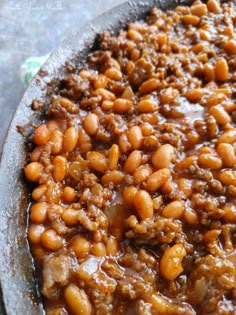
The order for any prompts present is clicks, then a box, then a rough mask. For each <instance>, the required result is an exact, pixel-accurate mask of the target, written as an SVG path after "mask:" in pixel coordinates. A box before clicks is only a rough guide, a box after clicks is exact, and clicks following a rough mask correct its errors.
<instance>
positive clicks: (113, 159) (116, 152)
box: [109, 144, 120, 170]
mask: <svg viewBox="0 0 236 315" xmlns="http://www.w3.org/2000/svg"><path fill="white" fill-rule="evenodd" d="M119 156H120V149H119V146H118V145H117V144H113V145H112V146H111V148H110V150H109V169H110V170H115V169H117V166H118V161H119Z"/></svg>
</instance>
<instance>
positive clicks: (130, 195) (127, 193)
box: [122, 186, 138, 207]
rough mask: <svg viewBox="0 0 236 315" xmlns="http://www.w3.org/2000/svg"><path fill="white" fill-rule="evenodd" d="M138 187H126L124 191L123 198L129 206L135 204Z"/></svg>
mask: <svg viewBox="0 0 236 315" xmlns="http://www.w3.org/2000/svg"><path fill="white" fill-rule="evenodd" d="M137 191H138V189H137V188H136V187H134V186H130V187H126V188H125V189H124V191H123V194H122V196H123V199H124V201H125V203H126V204H127V205H128V206H129V207H133V206H134V198H135V195H136V193H137Z"/></svg>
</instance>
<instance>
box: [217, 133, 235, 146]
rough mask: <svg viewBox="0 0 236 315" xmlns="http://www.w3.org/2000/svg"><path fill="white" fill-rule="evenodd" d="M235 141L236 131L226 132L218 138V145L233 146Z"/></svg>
mask: <svg viewBox="0 0 236 315" xmlns="http://www.w3.org/2000/svg"><path fill="white" fill-rule="evenodd" d="M235 141H236V130H228V131H225V132H224V133H222V134H221V135H220V136H219V138H218V143H230V144H233V143H234V142H235Z"/></svg>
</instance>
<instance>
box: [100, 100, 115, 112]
mask: <svg viewBox="0 0 236 315" xmlns="http://www.w3.org/2000/svg"><path fill="white" fill-rule="evenodd" d="M113 105H114V102H113V101H109V100H104V101H102V104H101V108H102V109H103V110H105V111H107V110H111V109H112V108H113Z"/></svg>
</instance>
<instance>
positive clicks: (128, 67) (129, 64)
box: [126, 60, 135, 74]
mask: <svg viewBox="0 0 236 315" xmlns="http://www.w3.org/2000/svg"><path fill="white" fill-rule="evenodd" d="M134 69H135V63H134V62H133V61H132V60H128V61H127V63H126V72H127V74H130V73H132V72H133V71H134Z"/></svg>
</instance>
